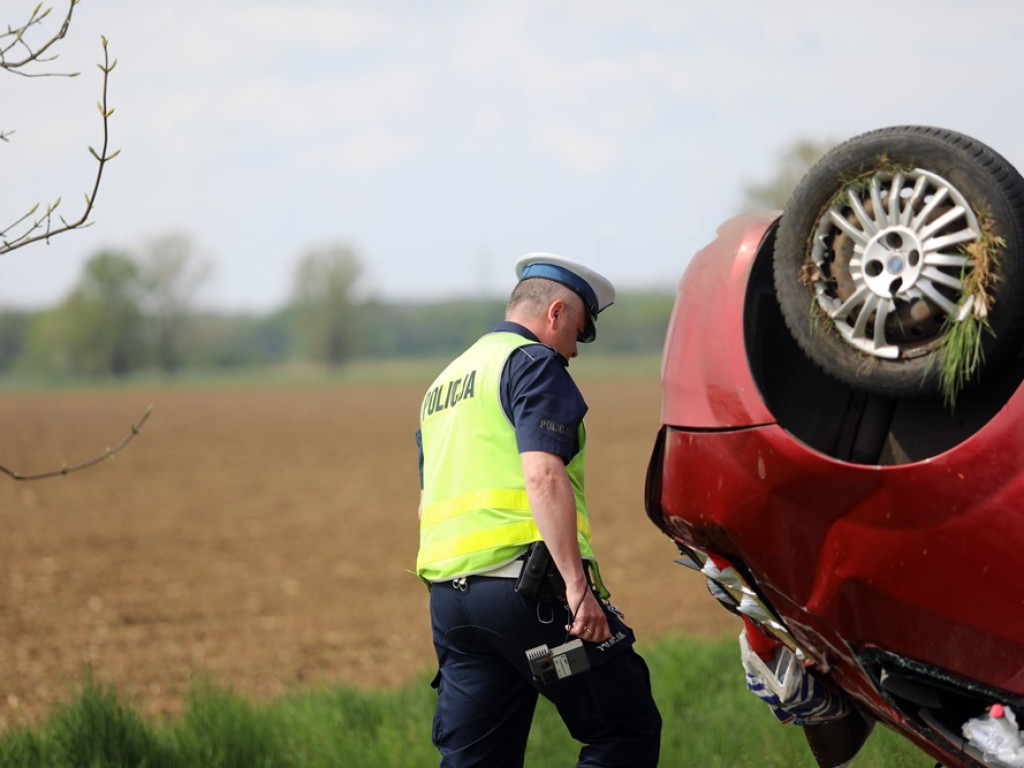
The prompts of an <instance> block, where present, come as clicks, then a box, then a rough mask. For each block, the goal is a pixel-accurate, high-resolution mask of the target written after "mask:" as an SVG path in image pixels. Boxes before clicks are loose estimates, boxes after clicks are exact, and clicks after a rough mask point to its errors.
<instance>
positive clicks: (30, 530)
mask: <svg viewBox="0 0 1024 768" xmlns="http://www.w3.org/2000/svg"><path fill="white" fill-rule="evenodd" d="M582 388H583V390H584V394H585V395H586V397H587V399H588V402H589V403H590V406H591V412H590V416H589V417H588V428H589V443H588V472H587V482H588V496H589V498H590V500H591V502H590V506H591V510H592V516H593V519H594V529H595V531H594V535H595V547H596V550H597V553H598V556H599V558H600V560H601V564H602V572H603V574H604V575H605V577H606V580H607V581H608V583H609V585H610V586H611V589H612V592H613V601H614V602H615V603H616V604H617V605H618V606H619V607H620V608H621V609H623V610H624V612H625V613H626V617H627V620H628V621H629V622H630V623H631V624H632V625H633V627H634V628H635V629H636V630H637V634H638V636H639V637H640V638H641V642H646V643H649V642H651V641H652V640H653V639H655V638H656V637H658V636H659V635H662V634H664V633H670V632H671V633H677V632H684V633H689V634H691V635H697V636H704V637H709V636H721V635H722V634H733V633H736V632H738V625H737V623H736V621H735V620H734V619H733V618H732V617H731V616H730V615H729V614H728V613H726V612H725V611H724V610H722V609H720V608H719V607H718V606H717V604H716V603H715V602H714V601H713V600H711V599H710V598H709V597H708V596H707V593H706V591H705V590H704V586H703V583H702V581H701V579H700V578H699V577H697V576H696V575H694V574H692V573H690V572H689V571H684V569H682V568H680V567H679V566H678V565H675V564H674V563H673V562H672V561H673V559H674V557H675V549H674V547H673V545H672V544H671V542H670V541H669V540H668V539H666V538H665V537H664V536H662V534H660V533H659V532H658V531H657V530H656V529H655V528H654V527H653V526H652V525H651V524H650V523H649V522H648V520H647V519H646V517H645V515H644V512H643V480H644V471H645V468H646V465H647V460H648V458H649V456H650V451H651V447H652V445H653V440H654V436H655V433H656V431H657V426H658V403H659V394H658V385H657V382H639V383H623V382H594V383H586V382H585V383H584V384H583V387H582ZM420 397H421V390H420V388H419V387H404V386H388V387H380V388H372V387H365V388H338V389H315V388H311V389H301V388H296V389H287V390H284V389H282V390H256V389H251V390H246V389H240V390H232V391H220V390H208V391H187V390H172V389H167V390H159V391H155V392H141V391H139V392H136V391H97V392H88V393H74V394H69V393H46V394H10V393H8V394H4V395H2V396H0V425H3V429H2V431H0V464H2V465H3V466H5V467H8V468H12V469H15V470H18V471H20V472H23V473H29V472H37V471H42V470H47V469H52V468H55V467H59V466H60V465H61V464H62V463H64V462H67V463H69V464H74V463H75V462H77V461H81V460H83V459H86V458H89V457H91V456H93V455H96V454H98V453H101V452H102V451H103V450H104V449H105V448H106V447H107V446H109V445H112V444H114V443H116V442H117V441H118V440H119V439H120V438H121V437H122V436H124V434H125V433H126V432H127V431H128V428H129V425H130V424H132V423H134V422H137V421H138V419H139V418H140V417H141V415H142V414H143V412H144V411H145V409H146V406H147V405H148V404H149V403H153V404H154V405H155V407H156V408H155V411H154V413H153V415H152V417H151V418H150V420H149V422H148V423H147V424H146V425H145V427H144V429H143V431H142V432H141V434H140V435H139V437H138V438H137V439H136V440H135V441H134V442H133V443H132V444H131V445H129V446H128V448H126V449H125V450H124V451H123V452H122V453H121V454H120V455H118V456H117V457H116V458H115V459H113V460H110V461H107V462H104V463H103V464H101V465H99V466H98V467H95V468H93V469H90V470H87V471H84V472H80V473H75V474H71V475H68V476H66V477H59V478H57V479H54V480H45V481H33V482H18V481H14V480H10V479H8V478H6V477H0V525H2V528H0V530H2V535H0V725H6V724H11V723H20V722H33V721H37V720H38V719H39V718H40V717H42V716H44V715H45V714H46V713H47V712H49V711H51V710H52V708H53V706H54V705H55V704H56V703H57V702H60V701H65V700H67V699H68V698H69V697H70V696H71V695H72V694H73V691H74V689H75V686H76V685H77V684H78V683H79V682H80V681H81V680H82V679H83V675H84V673H85V671H86V670H88V669H91V670H92V673H93V676H94V677H95V678H96V679H97V680H99V681H101V682H103V683H110V684H113V685H115V686H116V687H117V688H118V689H119V690H120V691H122V692H123V693H124V694H125V695H126V696H128V697H129V698H130V700H131V701H133V702H134V703H135V705H136V706H137V707H138V708H139V710H140V712H142V713H143V714H144V715H147V716H162V715H173V714H175V713H177V712H178V711H180V708H181V706H182V704H183V700H184V697H185V695H186V694H187V692H188V690H189V688H190V687H191V686H192V685H193V684H194V683H195V682H196V681H197V680H210V681H212V682H214V683H215V684H217V685H221V686H227V687H230V688H232V689H233V690H235V691H236V692H238V693H240V694H242V695H245V696H248V697H251V698H253V699H267V698H270V697H273V696H275V695H278V694H281V693H284V692H287V691H290V690H294V689H296V688H298V687H304V686H315V685H321V684H331V683H348V684H354V685H359V686H367V687H370V686H373V687H378V686H391V685H398V684H401V683H404V682H407V681H409V680H410V679H411V678H414V677H415V676H417V675H424V676H425V673H427V672H428V671H429V670H430V668H431V665H432V663H433V651H432V649H431V645H430V637H429V635H430V632H429V619H428V615H427V592H426V589H425V588H424V587H423V586H422V585H421V584H420V583H419V581H418V580H417V579H416V577H415V576H413V575H412V574H411V573H410V572H409V571H410V569H411V568H412V567H413V564H414V561H415V556H416V537H417V524H416V503H417V495H418V484H417V471H416V449H415V443H414V441H413V434H414V431H415V429H416V416H417V408H418V404H419V400H420Z"/></svg>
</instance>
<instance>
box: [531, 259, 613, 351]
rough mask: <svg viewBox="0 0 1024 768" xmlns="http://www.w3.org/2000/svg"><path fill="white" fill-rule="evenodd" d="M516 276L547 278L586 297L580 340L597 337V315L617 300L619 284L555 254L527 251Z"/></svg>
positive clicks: (582, 297)
mask: <svg viewBox="0 0 1024 768" xmlns="http://www.w3.org/2000/svg"><path fill="white" fill-rule="evenodd" d="M516 277H517V278H518V279H519V280H526V279H527V278H531V277H543V278H545V279H546V280H554V281H555V282H557V283H561V284H562V285H564V286H565V287H566V288H569V289H571V290H572V291H573V292H574V293H575V294H576V295H577V296H579V297H580V298H581V299H582V300H583V307H584V308H585V309H586V312H587V324H586V327H585V328H584V329H583V332H582V333H581V334H580V335H579V336H578V337H577V341H580V342H583V343H586V342H590V341H593V340H594V339H595V338H596V337H597V326H596V324H597V316H598V314H600V313H601V312H602V311H604V310H605V309H607V308H608V307H610V306H611V305H612V303H614V301H615V286H614V285H612V284H611V281H610V280H608V278H606V277H605V276H604V275H601V274H599V273H597V272H595V271H594V270H592V269H590V268H589V267H585V266H583V265H582V264H578V263H577V262H575V261H572V260H571V259H566V258H564V257H562V256H558V255H556V254H554V253H542V252H535V253H527V254H524V255H522V256H520V257H519V259H518V260H517V261H516Z"/></svg>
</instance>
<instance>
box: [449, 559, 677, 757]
mask: <svg viewBox="0 0 1024 768" xmlns="http://www.w3.org/2000/svg"><path fill="white" fill-rule="evenodd" d="M605 613H606V614H607V616H608V624H609V627H610V629H611V633H612V637H611V639H610V640H608V641H607V642H605V643H601V644H599V645H598V644H594V643H586V642H585V643H584V646H585V648H586V651H587V657H588V660H589V661H590V666H591V668H590V669H589V670H588V671H586V672H583V673H581V674H578V675H573V676H571V677H566V678H563V679H561V680H557V681H555V682H553V683H551V684H550V685H546V686H541V687H538V686H537V685H535V684H534V682H533V676H532V674H531V672H530V667H529V663H528V662H527V660H526V655H525V654H526V651H527V650H529V649H530V648H534V647H536V646H538V645H541V644H542V643H543V644H547V645H548V646H549V647H551V648H554V647H556V646H558V645H561V644H562V643H563V642H565V641H566V640H567V639H569V638H567V637H566V629H565V625H566V624H567V623H568V621H569V615H568V610H567V609H566V607H565V606H564V605H563V604H562V603H561V602H559V601H557V600H554V599H553V598H545V597H541V598H539V599H537V600H524V599H523V598H521V597H520V596H519V595H517V594H516V593H515V579H508V578H497V577H487V576H477V577H470V578H469V579H467V583H466V586H465V589H464V590H463V589H459V588H456V587H455V586H453V584H452V583H451V582H445V583H440V584H435V585H434V586H433V588H432V589H431V591H430V617H431V622H432V624H433V635H434V649H435V651H436V652H437V660H438V668H439V671H438V674H437V677H436V678H435V679H434V685H435V686H436V687H437V690H438V698H437V709H436V712H435V715H434V730H433V739H434V744H435V746H436V747H437V748H438V750H440V752H441V766H442V767H443V768H468V766H481V767H484V766H485V767H486V768H504V767H505V766H508V767H509V768H511V767H513V766H514V767H516V768H520V767H521V766H522V765H523V760H524V756H525V753H526V742H527V738H528V736H529V733H530V726H531V724H532V722H533V713H534V708H535V706H536V703H537V696H538V693H539V694H540V695H543V696H544V697H546V698H547V699H549V700H550V701H551V702H552V703H554V705H555V707H556V708H557V709H558V713H559V714H560V715H561V717H562V720H563V721H564V722H565V725H566V727H567V728H568V729H569V733H570V734H571V735H572V736H573V738H575V739H576V740H577V741H580V742H582V743H583V747H582V749H581V750H580V754H579V762H578V763H577V765H578V766H605V767H607V768H611V767H612V766H614V767H615V768H626V767H628V766H636V768H641V767H645V768H646V767H647V766H655V765H657V763H658V754H659V750H660V746H661V715H660V714H659V712H658V708H657V705H656V704H655V703H654V698H653V697H652V695H651V682H650V675H649V674H648V671H647V665H646V664H645V663H644V660H643V659H642V658H641V657H640V656H639V655H638V654H637V653H636V652H635V651H634V650H633V632H632V630H631V629H630V628H629V627H627V626H626V625H625V624H624V623H623V621H622V619H621V618H620V617H619V616H618V615H616V614H615V613H614V612H613V611H611V610H608V609H606V610H605Z"/></svg>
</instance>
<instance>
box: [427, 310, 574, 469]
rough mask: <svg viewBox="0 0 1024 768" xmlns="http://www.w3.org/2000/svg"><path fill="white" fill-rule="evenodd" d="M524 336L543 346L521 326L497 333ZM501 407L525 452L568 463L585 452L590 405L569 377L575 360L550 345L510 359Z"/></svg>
mask: <svg viewBox="0 0 1024 768" xmlns="http://www.w3.org/2000/svg"><path fill="white" fill-rule="evenodd" d="M503 331H504V332H510V333H518V334H519V335H520V336H522V337H523V338H524V340H528V341H539V339H537V337H536V336H535V335H534V334H533V333H532V332H531V331H529V330H528V329H527V328H524V327H523V326H521V325H519V323H513V322H509V321H507V320H503V321H502V322H500V323H498V324H497V325H496V326H495V327H494V331H493V333H499V332H503ZM499 386H500V387H501V392H500V394H501V406H502V408H504V410H505V415H506V416H508V419H509V421H510V422H511V423H512V425H513V426H514V427H515V430H516V445H517V446H518V448H519V452H520V453H523V452H525V451H545V452H547V453H554V454H556V455H558V456H560V457H561V458H562V461H564V462H565V463H566V464H568V463H569V461H570V460H571V459H572V457H573V456H575V455H576V453H577V452H578V451H579V441H578V439H577V438H578V435H577V432H578V430H579V425H580V422H582V421H583V416H584V415H585V414H586V412H587V404H586V402H585V401H584V400H583V395H582V394H581V393H580V390H579V388H578V387H577V386H576V382H574V381H573V380H572V377H571V376H570V375H569V361H568V360H566V359H565V357H563V356H562V354H561V353H560V352H559V351H558V350H556V349H554V348H553V347H549V346H547V345H546V344H528V345H527V346H525V347H520V348H519V349H517V350H515V351H514V352H513V353H512V354H511V355H509V358H508V362H507V363H505V368H504V370H503V371H502V372H501V382H500V385H499ZM416 445H417V447H418V448H419V467H420V487H421V488H422V487H423V444H422V441H421V438H420V433H419V430H417V431H416Z"/></svg>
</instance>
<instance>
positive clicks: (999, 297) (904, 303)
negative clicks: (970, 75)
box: [773, 126, 1024, 398]
mask: <svg viewBox="0 0 1024 768" xmlns="http://www.w3.org/2000/svg"><path fill="white" fill-rule="evenodd" d="M1022 248H1024V179H1022V178H1021V175H1020V174H1019V173H1018V172H1017V170H1016V169H1015V168H1014V167H1013V166H1012V165H1011V164H1010V163H1009V162H1008V161H1007V160H1005V159H1004V158H1003V157H1001V156H1000V155H999V154H997V153H996V152H995V151H993V150H992V149H990V148H989V147H987V146H985V145H984V144H982V143H981V142H979V141H976V140H975V139H972V138H970V137H968V136H965V135H963V134H960V133H956V132H954V131H949V130H943V129H939V128H930V127H923V126H901V127H893V128H883V129H880V130H876V131H871V132H869V133H865V134H862V135H860V136H857V137H855V138H852V139H850V140H848V141H846V142H844V143H842V144H840V145H838V146H837V147H835V148H833V149H832V150H830V151H829V152H828V153H826V154H825V156H824V157H822V159H821V160H820V161H819V162H818V163H817V164H815V165H814V167H813V168H811V170H810V171H808V172H807V174H806V175H805V176H804V177H803V179H802V180H801V182H800V183H799V185H798V186H797V188H796V190H795V191H794V192H793V195H792V197H791V198H790V200H789V203H788V204H787V206H786V209H785V211H784V212H783V215H782V217H781V220H780V223H779V231H778V237H777V238H776V242H775V248H774V253H773V271H774V282H775V292H776V297H777V298H778V301H779V304H780V307H781V310H782V314H783V316H784V318H785V321H786V325H787V326H788V328H789V330H790V333H791V334H792V335H793V337H794V339H795V340H796V342H797V343H798V344H799V346H800V347H801V348H802V349H803V351H804V353H805V354H806V355H807V356H808V357H810V359H811V360H813V361H814V362H815V363H816V364H817V365H819V366H820V367H821V368H823V369H824V370H825V371H826V372H827V373H829V374H830V375H832V376H833V377H835V378H837V379H839V380H840V381H842V382H844V383H846V384H848V385H849V386H851V387H853V388H855V389H858V390H860V391H864V392H866V393H869V394H876V395H882V396H886V397H896V398H902V397H913V396H917V395H922V394H932V393H935V392H937V391H939V390H940V387H944V386H946V385H945V384H944V383H943V380H942V377H943V373H942V370H943V359H944V357H946V345H945V343H944V342H945V341H946V339H947V334H949V333H950V328H952V327H953V326H955V325H957V324H963V323H966V322H973V323H980V325H975V326H972V327H973V328H974V331H975V339H976V340H977V343H978V344H979V346H980V348H979V349H978V350H977V351H978V353H979V354H980V355H981V358H980V359H981V360H983V361H984V363H983V366H982V365H978V366H977V367H974V368H966V369H964V368H962V369H959V375H960V381H959V383H958V385H957V386H966V385H969V384H971V383H974V382H976V381H977V380H978V379H980V378H981V374H982V372H984V374H985V375H988V374H989V373H991V372H993V371H995V370H997V369H998V367H999V365H1000V363H1001V362H1003V361H1004V360H1005V359H1006V358H1008V357H1009V356H1010V355H1011V354H1012V353H1013V352H1014V351H1015V350H1016V349H1017V348H1018V346H1019V344H1020V341H1021V339H1022V337H1024V266H1022V265H1021V263H1020V260H1021V253H1022ZM947 318H949V322H947ZM986 326H987V327H986ZM982 331H985V332H982ZM988 331H991V332H988ZM950 358H951V360H952V359H953V355H952V354H950ZM943 391H944V393H945V390H944V389H943Z"/></svg>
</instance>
